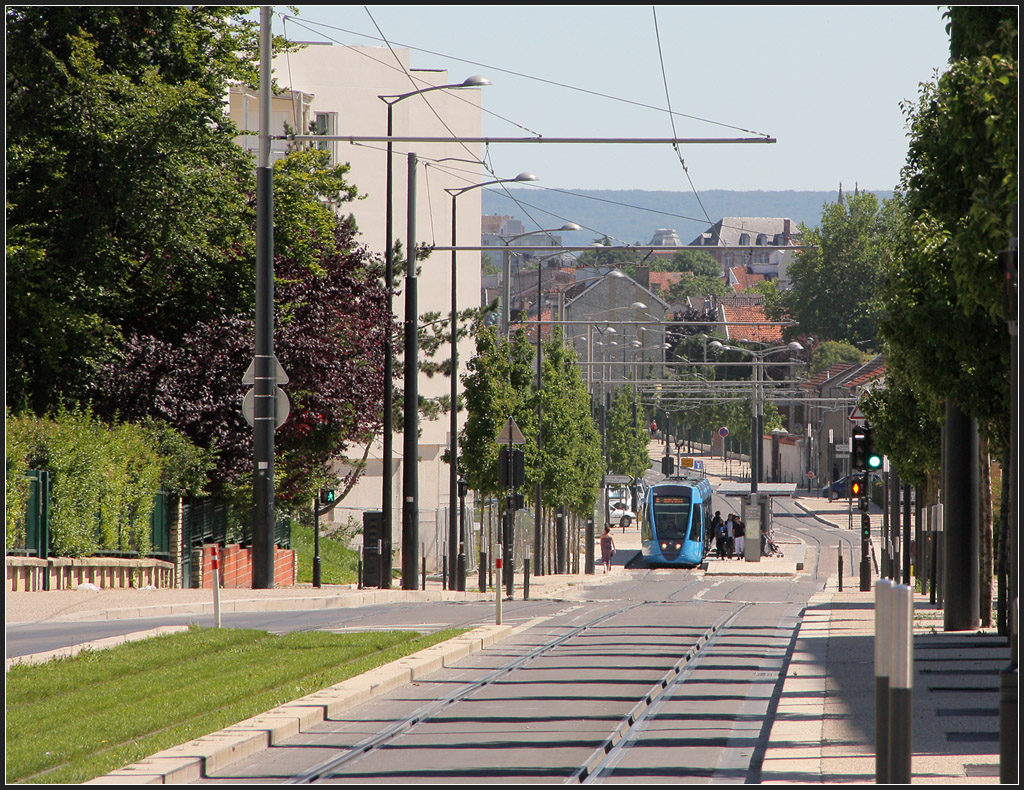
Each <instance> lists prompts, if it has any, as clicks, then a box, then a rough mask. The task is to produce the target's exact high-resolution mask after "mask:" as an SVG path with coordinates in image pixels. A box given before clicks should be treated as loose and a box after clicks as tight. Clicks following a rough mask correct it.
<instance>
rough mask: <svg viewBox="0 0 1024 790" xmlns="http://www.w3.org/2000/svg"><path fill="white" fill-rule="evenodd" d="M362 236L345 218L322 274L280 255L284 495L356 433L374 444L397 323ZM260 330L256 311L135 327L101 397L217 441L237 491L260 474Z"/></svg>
mask: <svg viewBox="0 0 1024 790" xmlns="http://www.w3.org/2000/svg"><path fill="white" fill-rule="evenodd" d="M354 235H355V228H354V224H353V223H352V222H351V221H346V222H341V221H339V222H338V225H337V228H336V233H335V236H334V239H333V241H332V243H331V244H330V245H329V247H330V249H332V250H334V251H333V252H331V253H324V254H322V255H321V257H320V258H319V261H318V267H317V268H318V269H320V270H322V272H323V273H322V274H320V273H317V272H316V271H314V270H313V269H311V268H310V267H308V266H306V265H303V264H302V263H299V262H298V261H296V260H294V259H286V260H279V261H278V262H277V265H276V274H277V278H278V281H279V282H278V287H277V301H278V307H277V310H276V313H277V316H276V320H275V324H276V327H277V331H276V338H275V348H276V351H277V356H278V358H279V360H280V362H281V365H282V367H284V368H285V370H286V372H287V373H288V376H289V378H290V382H289V384H288V386H287V388H286V389H287V392H288V396H289V399H290V401H291V416H290V417H289V419H288V421H287V422H285V423H284V425H283V426H282V427H281V429H280V430H279V432H278V438H277V440H276V447H277V455H278V459H277V464H278V475H277V477H278V484H277V488H278V494H279V496H280V497H281V499H282V500H283V501H285V502H288V501H304V500H305V499H306V498H308V496H309V495H310V493H311V491H312V489H314V488H315V487H316V482H317V481H319V480H322V479H324V478H325V477H326V475H327V464H328V462H329V461H330V460H331V459H332V458H335V457H338V456H339V455H340V454H343V453H344V451H345V448H346V444H347V443H350V442H360V443H364V442H368V441H369V440H370V439H371V438H372V436H373V435H374V434H375V433H376V432H377V431H378V430H379V428H380V414H381V406H382V404H383V391H384V390H383V388H384V381H383V357H382V354H383V351H382V349H383V337H384V333H385V332H387V331H388V330H389V328H392V329H393V326H392V325H391V324H390V323H389V320H388V315H387V302H386V298H387V297H386V292H385V290H384V288H383V285H382V283H381V282H380V275H381V274H382V266H381V265H380V264H379V262H377V261H374V260H372V259H371V258H370V256H369V253H368V252H367V251H366V249H365V248H363V247H358V246H355V244H354ZM252 337H253V317H252V315H251V314H245V315H240V314H235V315H224V316H221V317H220V318H218V319H216V320H213V321H208V322H202V323H199V324H197V325H196V326H195V327H194V328H193V330H192V331H191V332H189V333H188V334H187V335H186V336H185V338H184V339H183V342H182V343H181V344H178V345H174V344H171V343H168V342H167V341H162V340H160V339H158V338H154V337H152V336H142V335H136V336H133V337H132V338H130V339H129V340H128V341H127V343H126V344H125V347H124V351H123V354H122V358H121V359H120V360H118V361H117V362H115V363H111V364H110V365H108V366H107V367H105V368H104V370H103V374H102V376H101V378H100V386H99V387H98V389H97V391H96V393H95V397H96V399H97V402H98V403H99V404H100V405H101V408H102V411H103V413H104V414H105V415H106V416H108V417H112V416H114V415H115V414H116V415H119V416H120V417H122V418H125V417H127V418H130V419H135V420H139V419H142V418H144V417H150V416H151V417H158V418H160V419H163V420H166V421H167V422H169V423H171V424H172V425H174V426H175V427H177V428H178V429H179V430H180V431H181V432H182V433H183V434H184V435H185V436H187V437H189V438H190V439H191V440H192V441H193V442H195V443H196V444H197V445H199V446H201V447H205V448H211V449H214V448H215V449H216V450H217V451H218V458H217V468H216V474H215V479H216V485H215V487H214V493H217V494H220V495H222V496H226V495H229V494H230V492H231V491H232V490H233V489H234V488H235V487H238V486H241V487H242V488H244V487H245V486H247V485H248V476H249V475H250V474H251V472H252V429H251V428H249V426H248V425H247V424H246V422H245V420H244V419H243V418H242V414H241V410H240V405H241V399H242V395H243V394H244V392H245V389H246V388H245V386H243V384H242V376H243V374H244V373H245V369H246V367H247V366H248V365H249V363H250V361H251V360H252ZM356 473H358V470H357V472H356ZM239 498H243V499H244V497H239Z"/></svg>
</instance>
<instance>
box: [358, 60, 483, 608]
mask: <svg viewBox="0 0 1024 790" xmlns="http://www.w3.org/2000/svg"><path fill="white" fill-rule="evenodd" d="M490 84H491V83H490V80H488V79H486V78H485V77H475V76H474V77H469V78H468V79H466V80H464V81H462V82H460V83H455V84H451V85H431V86H428V87H426V88H420V89H419V90H415V91H409V92H407V93H400V94H392V95H383V96H378V97H377V98H378V99H380V100H381V101H383V102H384V103H385V104H386V105H387V108H388V142H387V163H386V167H385V172H386V180H385V193H386V199H385V218H384V236H385V239H384V282H385V287H386V289H387V292H388V321H389V323H390V321H391V316H392V315H393V297H394V293H393V291H394V286H393V283H394V277H395V270H394V261H393V257H394V249H393V247H394V239H393V227H392V226H393V221H394V205H393V182H394V179H393V168H392V162H391V159H392V153H393V148H392V142H391V137H392V132H393V128H394V113H393V109H394V106H395V105H396V104H398V102H400V101H403V100H404V99H408V98H410V97H412V96H417V95H419V94H421V93H429V92H430V91H435V90H445V89H459V88H480V87H484V86H485V85H490ZM393 378H394V342H393V340H392V337H391V331H390V328H389V331H388V332H386V333H385V335H384V426H383V434H384V459H383V469H382V472H383V474H382V476H381V477H382V479H381V510H382V511H383V520H384V524H383V531H384V535H383V546H382V549H383V553H382V567H381V577H380V578H381V587H382V588H390V587H391V533H392V512H391V503H392V499H393V494H392V485H391V464H392V459H393V457H394V426H393V424H392V423H393V418H392V412H393V410H394V389H393V385H394V382H393Z"/></svg>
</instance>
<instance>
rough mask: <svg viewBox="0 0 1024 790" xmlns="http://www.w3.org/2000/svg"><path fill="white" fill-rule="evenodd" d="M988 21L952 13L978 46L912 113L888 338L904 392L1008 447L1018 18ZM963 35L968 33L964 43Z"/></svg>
mask: <svg viewBox="0 0 1024 790" xmlns="http://www.w3.org/2000/svg"><path fill="white" fill-rule="evenodd" d="M976 14H980V15H981V17H982V24H981V25H974V24H973V22H974V20H975V15H976ZM991 16H992V14H991V13H990V12H989V10H985V11H984V12H983V11H982V10H981V9H975V8H962V9H954V11H952V12H950V18H951V20H952V30H953V31H956V36H959V35H963V37H964V39H965V40H966V41H972V42H975V43H973V44H972V45H971V46H970V47H965V49H966V50H967V51H968V52H970V53H971V56H970V57H961V58H958V59H956V60H954V61H953V62H952V63H951V64H950V68H949V69H948V70H947V71H946V72H945V73H944V74H943V75H942V76H941V77H940V78H939V80H938V82H937V83H928V84H924V85H923V86H922V89H921V95H920V97H919V100H918V102H917V104H916V106H909V105H908V106H906V107H905V111H906V112H907V114H908V118H909V121H910V140H911V142H910V150H909V153H908V155H907V164H906V167H905V168H904V172H903V180H902V185H901V191H902V193H903V196H904V214H903V217H902V221H901V226H900V232H899V233H898V234H895V235H894V237H893V239H892V246H893V249H894V255H893V261H892V265H891V267H890V270H889V272H888V277H887V278H886V281H885V288H884V291H883V298H884V302H885V307H886V316H885V319H884V321H883V323H882V332H883V334H884V336H885V339H886V343H887V345H888V348H889V349H890V351H891V352H892V353H891V358H892V359H891V362H890V364H891V365H898V366H900V368H901V373H902V375H903V376H904V378H905V379H906V380H907V381H909V382H911V383H912V384H913V386H914V387H915V388H920V389H921V390H922V391H924V392H927V393H928V395H929V397H933V398H937V399H945V398H946V397H947V396H948V397H950V398H952V400H953V401H954V402H955V403H956V404H958V405H959V406H960V407H961V408H962V409H963V410H964V412H966V413H967V414H970V415H971V416H974V417H977V418H978V419H979V420H980V421H981V423H982V425H983V426H985V427H986V428H987V429H988V430H989V431H990V432H991V433H992V435H993V436H994V437H997V438H998V439H999V440H1000V441H1001V442H1002V443H1003V444H1004V446H1005V445H1006V444H1008V439H1009V392H1010V382H1009V370H1010V364H1009V342H1008V340H1007V335H1006V323H1005V318H1004V315H1003V310H1004V301H1003V300H1004V287H1003V282H1002V272H1001V270H1000V267H999V263H998V259H997V256H998V253H999V251H1000V250H1002V249H1005V248H1006V247H1007V246H1008V244H1009V239H1010V237H1011V235H1012V233H1013V230H1012V228H1011V217H1012V214H1013V210H1014V205H1015V203H1016V201H1017V150H1018V149H1017V139H1018V128H1017V107H1018V94H1017V57H1016V52H1017V25H1016V19H1017V16H1016V10H1015V9H1014V8H1011V7H1007V8H1005V9H1003V10H1002V11H1001V13H1000V14H999V15H998V16H999V17H1000V19H1001V21H1000V22H999V23H998V24H997V25H992V24H991ZM960 25H962V26H964V27H966V28H968V29H969V30H968V31H964V32H963V33H962V34H961V33H960V31H958V30H957V28H958V26H960ZM979 31H981V32H979ZM956 36H954V38H956ZM981 41H984V42H987V43H986V45H985V46H983V47H982V46H981V44H979V43H978V42H981ZM979 47H980V48H981V49H982V50H983V52H984V54H979V52H978V50H979Z"/></svg>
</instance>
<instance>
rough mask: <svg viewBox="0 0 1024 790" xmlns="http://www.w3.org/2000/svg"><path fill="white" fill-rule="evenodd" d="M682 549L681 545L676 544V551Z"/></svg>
mask: <svg viewBox="0 0 1024 790" xmlns="http://www.w3.org/2000/svg"><path fill="white" fill-rule="evenodd" d="M682 547H683V544H682V543H677V544H676V551H679V549H681V548H682Z"/></svg>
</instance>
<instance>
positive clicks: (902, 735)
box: [886, 584, 914, 785]
mask: <svg viewBox="0 0 1024 790" xmlns="http://www.w3.org/2000/svg"><path fill="white" fill-rule="evenodd" d="M891 612H892V622H891V627H890V637H891V638H890V640H889V641H890V646H891V653H890V654H889V761H888V762H889V775H888V777H887V780H886V781H887V782H888V783H889V784H904V785H908V784H910V777H911V773H912V772H911V757H912V755H913V728H914V591H913V589H912V588H911V587H910V586H909V585H906V584H897V585H894V586H893V591H892V603H891Z"/></svg>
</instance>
